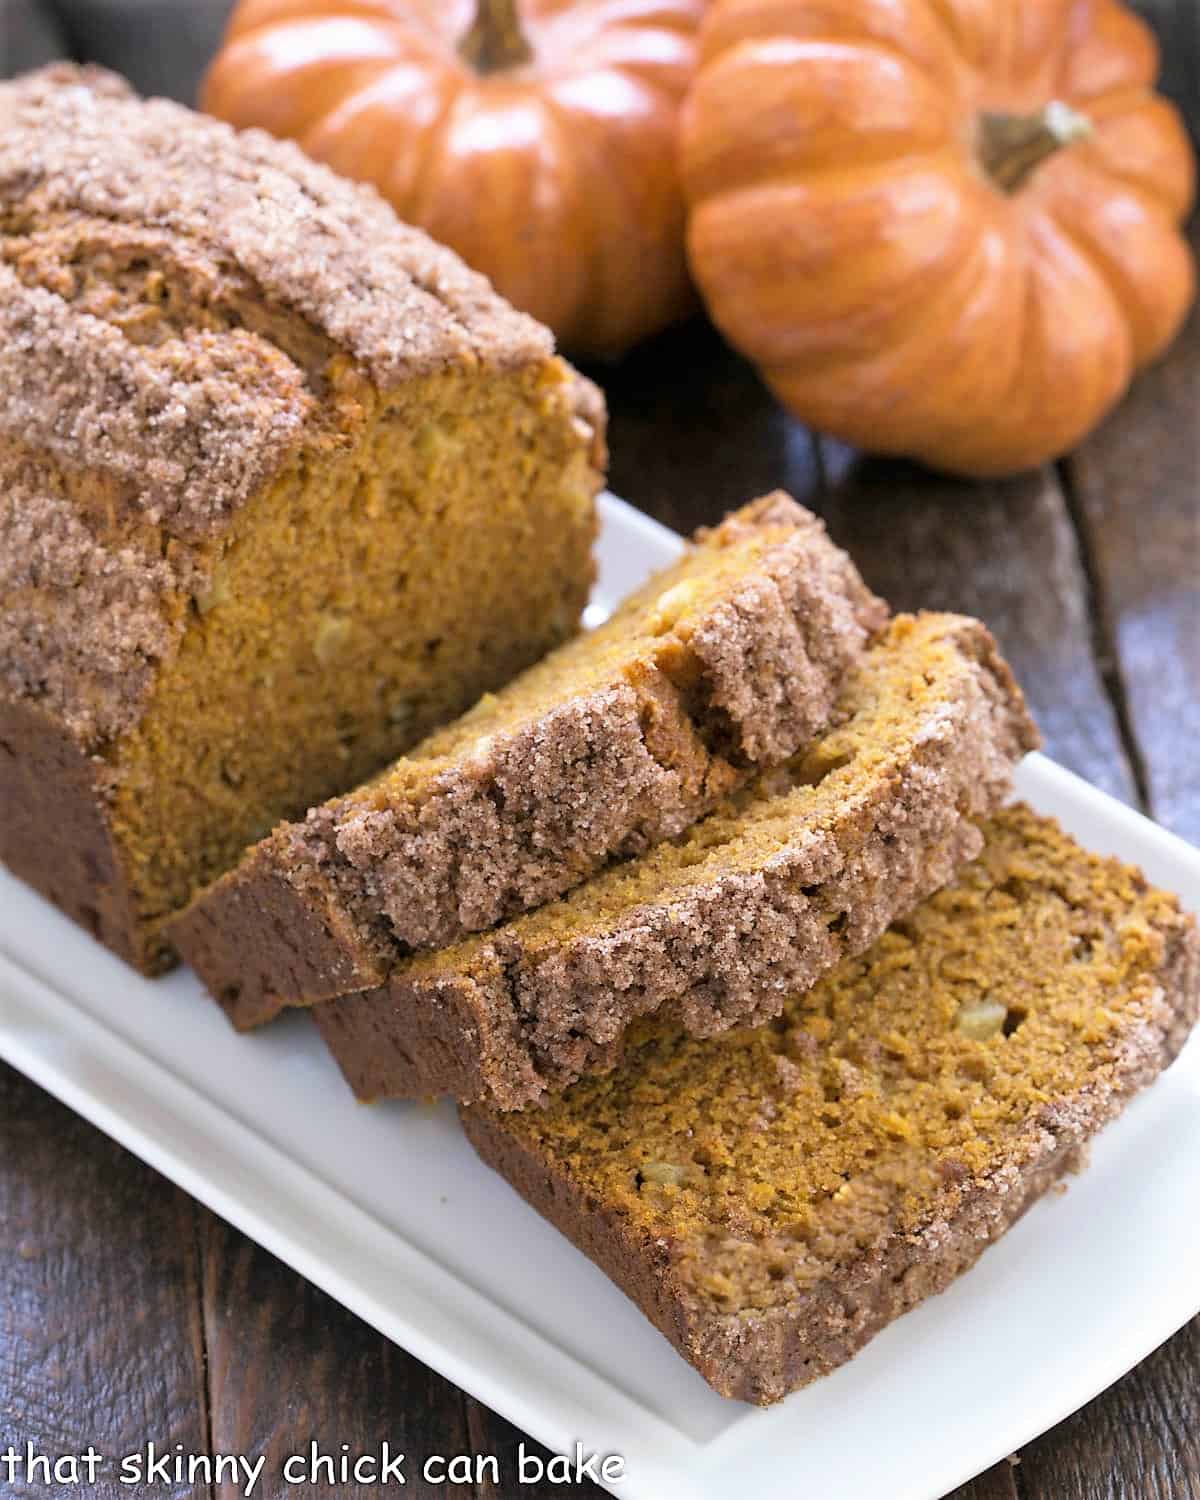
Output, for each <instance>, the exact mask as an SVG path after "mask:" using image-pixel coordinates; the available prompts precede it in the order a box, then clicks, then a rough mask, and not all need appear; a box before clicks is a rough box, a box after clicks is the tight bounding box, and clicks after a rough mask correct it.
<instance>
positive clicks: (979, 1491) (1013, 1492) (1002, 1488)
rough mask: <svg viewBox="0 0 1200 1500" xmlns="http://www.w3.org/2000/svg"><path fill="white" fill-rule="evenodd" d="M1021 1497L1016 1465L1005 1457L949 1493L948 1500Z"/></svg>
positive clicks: (1017, 1498)
mask: <svg viewBox="0 0 1200 1500" xmlns="http://www.w3.org/2000/svg"><path fill="white" fill-rule="evenodd" d="M1020 1497H1021V1491H1020V1489H1019V1488H1018V1484H1017V1478H1016V1465H1014V1464H1012V1463H1010V1462H1009V1460H1008V1459H1006V1458H1005V1459H1001V1461H1000V1462H999V1463H998V1464H993V1465H992V1467H991V1468H990V1469H988V1470H987V1471H986V1473H983V1474H980V1475H979V1476H978V1478H976V1479H969V1480H968V1481H967V1482H966V1484H964V1485H962V1486H961V1488H959V1489H957V1490H955V1491H954V1492H953V1493H952V1494H950V1495H947V1496H946V1500H1020Z"/></svg>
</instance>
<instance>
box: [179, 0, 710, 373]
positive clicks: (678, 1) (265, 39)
mask: <svg viewBox="0 0 1200 1500" xmlns="http://www.w3.org/2000/svg"><path fill="white" fill-rule="evenodd" d="M702 11H703V0H523V3H522V5H521V7H520V9H519V10H518V7H517V3H516V0H241V3H240V4H239V5H238V6H237V8H236V10H235V11H234V14H233V17H232V20H231V21H230V24H229V29H228V32H227V33H226V37H225V41H224V44H223V47H222V49H221V51H220V52H219V54H218V55H217V58H216V60H215V61H214V63H213V65H212V68H211V69H210V71H209V74H208V77H207V79H206V81H205V84H204V87H203V90H202V95H201V102H202V105H203V107H204V108H205V109H207V110H209V111H210V112H211V113H212V114H216V115H219V116H221V117H222V118H223V119H226V120H229V121H231V122H232V123H233V124H235V125H239V126H246V125H260V126H263V127H264V128H265V129H267V130H269V131H270V132H271V133H272V134H274V135H278V136H288V137H292V138H294V139H295V140H297V141H298V142H299V143H300V144H301V145H302V146H303V147H304V149H305V150H306V151H307V152H308V153H309V154H310V155H312V156H314V157H316V158H318V160H321V161H325V162H328V163H329V164H330V165H331V166H332V167H334V168H336V169H337V170H338V171H339V172H341V173H343V174H344V175H345V176H348V177H356V178H359V179H362V180H365V181H368V182H372V183H374V184H375V186H376V187H377V188H378V189H379V191H380V192H381V193H382V194H383V195H384V196H385V197H386V198H388V199H389V200H390V201H391V203H392V204H393V206H394V207H395V209H396V211H397V212H398V213H399V215H400V217H401V218H403V219H406V220H408V221H409V222H410V223H414V224H419V225H421V227H422V228H424V229H426V230H428V231H429V233H430V234H432V235H433V236H434V238H435V239H439V240H441V241H442V242H443V243H445V244H447V245H450V246H452V247H453V248H454V249H455V250H457V251H458V252H459V254H460V255H461V256H462V257H463V259H464V260H466V261H467V262H468V263H469V264H471V265H473V266H475V267H476V269H478V270H480V271H483V272H484V273H485V274H486V275H487V276H489V277H490V278H491V280H492V281H493V283H494V284H495V286H496V287H497V288H498V289H499V291H501V292H502V293H503V294H504V295H505V296H506V297H507V298H508V299H509V300H510V301H511V302H513V303H515V304H516V305H517V306H518V307H522V308H524V309H526V310H527V311H528V312H531V313H533V315H534V316H535V317H537V318H540V319H541V320H542V321H543V322H544V323H547V324H549V326H550V327H551V328H553V329H554V331H555V333H556V334H557V335H558V336H559V339H560V341H561V342H562V343H563V344H564V345H566V346H567V347H568V348H569V349H571V350H572V351H573V352H575V353H580V354H598V355H602V356H613V355H616V354H619V353H621V352H623V351H624V350H625V349H627V348H628V347H629V346H630V345H631V344H633V343H635V342H637V340H639V339H641V338H644V337H645V336H646V335H648V334H650V333H653V332H656V331H657V330H658V329H660V328H662V327H664V326H665V325H666V324H668V323H670V322H672V321H674V320H675V319H676V318H678V317H680V316H681V315H683V314H684V313H685V312H686V311H687V310H688V309H689V307H690V306H691V305H692V302H693V297H694V293H693V292H692V290H691V285H690V282H689V279H688V275H687V264H686V258H685V254H684V247H683V226H684V205H683V195H682V191H681V188H680V184H679V172H678V161H677V140H678V111H679V103H680V100H681V99H682V96H683V93H684V91H685V89H686V86H687V84H688V82H689V80H690V77H691V71H692V67H693V63H694V53H695V32H696V27H697V24H698V22H699V19H700V16H701V14H702Z"/></svg>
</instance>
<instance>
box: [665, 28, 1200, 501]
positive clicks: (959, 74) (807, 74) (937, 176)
mask: <svg viewBox="0 0 1200 1500" xmlns="http://www.w3.org/2000/svg"><path fill="white" fill-rule="evenodd" d="M700 47H701V57H700V63H699V66H698V71H697V74H696V78H695V82H694V84H693V88H692V91H691V94H690V96H689V99H688V101H687V103H686V105H685V109H684V114H683V122H682V136H683V173H684V184H685V188H686V190H687V193H688V197H689V201H690V203H691V205H692V208H691V216H690V220H689V229H688V248H689V253H690V258H691V264H692V270H693V274H694V275H695V277H696V280H697V282H698V284H699V286H700V289H701V292H702V293H703V295H704V298H705V300H706V302H707V304H708V306H709V309H710V311H711V313H712V316H713V318H714V320H715V321H716V323H717V324H718V325H719V327H720V328H721V329H722V330H723V332H724V333H725V335H726V336H727V337H728V338H729V339H730V341H731V342H732V343H733V344H735V345H736V346H737V347H738V348H739V349H741V350H742V351H743V352H744V353H745V354H746V355H747V356H748V357H749V358H750V359H752V360H753V361H754V362H755V363H756V364H757V365H758V366H759V368H760V369H761V371H762V373H763V375H764V377H765V379H766V380H767V382H768V383H769V385H770V386H771V387H772V389H773V390H774V391H775V392H776V393H777V395H778V396H779V398H780V399H781V400H782V401H783V402H784V403H785V404H786V405H787V406H788V407H790V408H791V410H792V411H793V412H794V413H795V414H796V415H797V416H798V417H799V418H800V419H801V420H803V421H805V422H807V423H809V424H810V425H812V426H814V427H817V428H819V429H821V430H823V431H826V432H829V433H833V434H836V435H837V436H840V437H842V438H845V439H847V440H848V441H850V442H852V443H855V444H858V445H860V446H862V447H865V448H868V449H872V450H874V451H877V452H890V453H901V454H908V455H912V456H915V457H918V458H921V459H923V460H925V461H926V462H928V463H930V464H933V465H935V466H938V467H942V468H947V469H951V470H956V471H960V472H965V473H969V474H979V475H988V474H998V473H1004V472H1010V471H1014V470H1018V469H1022V468H1026V467H1029V466H1031V465H1034V464H1037V463H1040V462H1042V461H1044V460H1046V459H1048V458H1052V457H1054V456H1056V455H1058V454H1061V453H1063V452H1065V451H1066V450H1067V449H1069V448H1070V447H1072V446H1073V445H1074V444H1075V443H1077V442H1078V441H1079V440H1080V439H1081V438H1082V437H1083V436H1084V435H1085V434H1086V433H1087V432H1088V431H1089V430H1090V429H1091V428H1092V427H1094V426H1095V424H1096V423H1097V422H1098V421H1099V420H1100V419H1101V417H1102V416H1103V415H1104V413H1105V412H1106V411H1107V410H1108V409H1109V408H1110V407H1111V406H1112V405H1113V404H1114V402H1115V401H1116V400H1117V399H1118V398H1119V397H1120V396H1121V394H1122V393H1123V392H1124V390H1125V388H1126V386H1127V385H1128V383H1129V380H1130V378H1131V376H1132V375H1133V373H1134V371H1135V370H1136V369H1137V368H1138V367H1139V366H1140V365H1143V364H1144V363H1146V361H1148V360H1150V359H1153V358H1154V356H1155V355H1157V354H1159V353H1160V352H1161V351H1162V350H1163V348H1164V347H1165V346H1166V345H1167V343H1168V342H1169V341H1170V340H1171V338H1172V337H1173V335H1174V334H1175V333H1176V331H1177V330H1178V328H1179V326H1180V323H1181V321H1182V319H1183V317H1184V314H1185V313H1186V310H1187V307H1188V305H1189V303H1190V301H1191V298H1192V295H1193V267H1192V261H1191V256H1190V254H1189V251H1188V248H1187V245H1186V243H1185V241H1184V239H1183V236H1182V235H1181V233H1180V232H1179V228H1178V226H1179V224H1180V222H1181V220H1182V219H1183V218H1184V216H1185V215H1186V213H1187V210H1188V207H1189V205H1190V203H1191V198H1192V190H1193V161H1192V154H1191V148H1190V146H1189V144H1188V141H1187V137H1186V135H1185V133H1184V130H1183V127H1182V125H1181V123H1180V121H1179V118H1178V116H1177V114H1176V112H1175V111H1174V109H1173V108H1172V107H1171V106H1170V105H1169V104H1168V103H1166V101H1165V100H1163V99H1162V98H1160V97H1159V96H1158V95H1156V94H1155V93H1154V92H1153V87H1152V86H1153V84H1154V81H1155V79H1156V77H1157V68H1158V56H1157V51H1156V47H1155V43H1154V40H1153V37H1152V35H1151V33H1150V32H1149V30H1148V28H1147V27H1146V26H1145V25H1144V23H1143V22H1141V21H1140V20H1138V19H1137V18H1136V17H1135V16H1134V15H1133V14H1132V13H1131V12H1130V11H1128V10H1127V9H1126V8H1125V7H1124V6H1122V5H1120V4H1118V3H1116V0H715V4H714V5H713V6H712V8H711V9H710V11H709V13H708V17H707V20H706V22H705V24H704V27H703V28H702V31H701V41H700Z"/></svg>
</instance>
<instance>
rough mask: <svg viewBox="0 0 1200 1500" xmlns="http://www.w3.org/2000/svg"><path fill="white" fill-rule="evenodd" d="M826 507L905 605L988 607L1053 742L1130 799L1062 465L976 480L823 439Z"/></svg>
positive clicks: (1058, 752) (843, 536) (874, 581)
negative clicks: (1057, 470)
mask: <svg viewBox="0 0 1200 1500" xmlns="http://www.w3.org/2000/svg"><path fill="white" fill-rule="evenodd" d="M820 446H821V453H822V456H823V459H824V464H825V469H826V472H827V474H828V477H829V482H830V486H831V488H830V492H829V493H828V495H827V496H826V497H825V498H824V499H822V500H821V502H820V509H821V512H822V514H823V515H824V516H825V519H826V521H827V522H828V525H829V529H830V531H831V533H832V534H833V536H834V538H835V539H836V540H837V541H838V542H840V543H841V544H842V546H844V547H846V548H848V549H849V551H850V553H851V554H852V556H853V557H854V558H855V560H856V561H857V562H858V564H859V566H860V568H861V569H862V571H863V574H864V575H865V577H866V579H867V581H868V583H870V584H871V585H872V587H874V588H875V589H877V590H878V591H879V592H880V593H881V594H883V595H884V597H885V598H887V599H889V600H891V602H892V604H893V606H894V607H895V608H897V609H919V608H926V609H949V610H960V611H962V612H964V613H966V614H972V615H978V616H979V618H980V619H982V620H984V621H985V622H986V623H987V624H988V625H989V626H990V627H991V629H992V630H993V632H994V633H995V635H996V638H997V640H998V641H999V643H1000V646H1001V649H1002V650H1003V651H1004V653H1005V655H1006V656H1007V658H1008V660H1009V662H1010V663H1011V664H1012V668H1013V670H1014V672H1015V673H1016V675H1017V677H1018V679H1019V681H1020V682H1021V685H1022V687H1023V688H1024V689H1025V692H1026V694H1027V696H1028V698H1029V702H1030V705H1031V707H1032V709H1033V713H1034V717H1035V718H1036V719H1037V721H1038V724H1039V725H1040V727H1041V730H1042V734H1043V736H1044V738H1045V742H1046V750H1047V752H1048V753H1049V754H1050V755H1052V756H1053V757H1054V758H1055V759H1056V760H1059V761H1061V762H1062V763H1063V764H1064V765H1066V766H1069V767H1070V768H1071V769H1072V770H1074V771H1078V772H1079V774H1080V775H1081V776H1084V777H1086V778H1087V780H1088V781H1090V782H1092V783H1093V785H1095V786H1099V787H1102V788H1103V789H1104V790H1105V791H1108V792H1111V793H1112V794H1113V795H1114V796H1117V797H1120V798H1122V799H1123V800H1125V801H1127V802H1131V801H1134V800H1135V799H1136V787H1135V782H1134V778H1133V776H1132V774H1131V771H1130V766H1129V763H1128V761H1127V759H1126V756H1125V752H1124V748H1123V746H1122V742H1121V735H1120V729H1119V726H1118V723H1117V718H1116V715H1115V713H1114V711H1113V706H1112V703H1111V702H1110V700H1109V698H1108V695H1107V693H1106V692H1105V688H1104V683H1103V681H1102V680H1101V676H1100V673H1099V671H1098V670H1097V665H1096V661H1095V658H1094V656H1093V652H1092V627H1091V622H1090V615H1089V595H1088V583H1087V578H1086V575H1085V572H1084V568H1083V565H1082V561H1081V558H1080V555H1079V550H1078V547H1077V545H1076V539H1075V533H1074V528H1073V527H1072V524H1071V518H1070V516H1069V514H1068V512H1067V507H1066V503H1065V500H1064V497H1063V494H1062V491H1061V489H1060V487H1059V484H1058V481H1057V479H1056V476H1055V474H1054V471H1053V470H1052V469H1044V470H1042V471H1040V472H1038V473H1036V474H1032V475H1026V476H1024V477H1022V478H1019V479H1015V480H1010V481H1007V482H1005V483H988V484H966V483H964V482H962V481H959V480H954V479H947V478H943V477H939V476H936V475H933V474H930V473H928V472H926V471H925V470H922V469H920V468H918V467H916V466H915V465H911V464H904V463H894V462H887V461H884V460H879V459H866V458H863V457H861V456H860V455H857V454H855V453H854V452H853V451H852V450H850V449H848V448H846V447H845V446H844V445H842V444H840V443H835V442H832V441H830V440H828V439H822V440H821V445H820Z"/></svg>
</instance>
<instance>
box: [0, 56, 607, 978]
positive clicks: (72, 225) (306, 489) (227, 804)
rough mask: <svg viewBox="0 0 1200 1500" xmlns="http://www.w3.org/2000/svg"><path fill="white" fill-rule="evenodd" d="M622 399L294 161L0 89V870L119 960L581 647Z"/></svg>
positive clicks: (36, 81)
mask: <svg viewBox="0 0 1200 1500" xmlns="http://www.w3.org/2000/svg"><path fill="white" fill-rule="evenodd" d="M603 423H604V413H603V403H602V402H601V400H600V397H599V393H598V392H597V391H596V390H595V388H594V387H592V386H590V385H589V384H588V383H587V382H585V381H583V380H581V379H580V377H578V376H577V375H575V373H574V372H573V371H572V370H570V369H569V367H568V366H566V365H565V364H563V363H562V362H561V361H560V360H558V359H557V358H555V356H554V352H553V347H552V341H551V339H550V336H549V334H548V333H547V331H546V330H545V329H543V328H540V327H539V326H538V325H537V324H535V323H533V322H532V321H531V320H530V319H528V318H526V317H524V316H522V315H520V314H518V313H516V312H515V311H514V310H513V309H512V308H510V307H508V306H507V305H506V304H505V303H504V302H502V301H501V300H500V299H499V298H498V297H496V296H495V295H494V294H493V293H492V291H491V290H490V288H489V287H488V285H487V283H486V282H485V281H484V280H483V279H482V278H481V277H479V276H476V275H474V274H473V273H472V272H470V271H469V270H468V269H467V268H466V267H465V266H464V265H463V264H462V263H461V262H460V261H458V260H457V259H456V258H455V257H454V256H453V255H452V254H450V252H448V251H446V250H443V249H442V248H441V247H439V246H437V245H434V244H433V242H432V241H431V240H429V239H427V238H426V237H425V236H424V235H422V234H419V233H418V232H416V231H414V230H411V229H408V228H406V227H405V226H404V225H402V224H400V223H399V222H398V221H397V220H396V218H395V216H394V214H393V213H392V211H391V209H389V208H388V207H387V206H386V205H385V204H384V203H383V202H382V201H381V200H380V199H379V198H378V197H377V196H376V195H375V194H374V193H373V192H371V191H370V190H369V189H366V188H361V187H357V186H354V185H352V184H350V183H348V182H344V181H342V180H341V179H340V178H338V177H336V176H335V175H334V174H333V173H332V172H330V171H328V170H327V169H325V168H323V167H318V166H315V165H314V164H313V163H312V162H310V161H308V160H307V159H306V158H305V157H304V156H303V155H302V153H301V152H300V151H298V150H297V149H296V148H295V147H294V146H289V145H284V144H282V143H280V142H277V141H272V140H270V139H269V138H268V137H267V136H265V135H263V134H261V133H259V132H254V133H250V134H247V135H238V134H237V133H235V132H234V131H233V130H231V129H230V128H229V127H228V126H226V125H222V124H219V123H218V122H217V121H215V120H210V119H206V118H205V117H203V116H201V115H197V114H193V113H191V112H190V111H188V110H185V109H181V108H180V107H178V106H177V105H174V104H170V103H167V102H166V101H164V100H154V101H150V102H144V101H142V100H139V99H137V98H136V97H135V96H134V95H133V94H132V93H131V92H130V90H129V89H128V88H127V87H126V86H125V85H124V84H123V83H121V81H120V80H118V79H116V78H114V77H113V76H112V75H111V74H104V73H101V72H99V71H97V70H92V69H78V68H74V67H70V66H66V65H60V66H57V67H54V68H51V69H48V70H46V71H44V72H41V73H38V74H35V75H31V76H30V77H28V78H25V79H21V80H18V81H16V82H11V83H5V84H3V85H0V476H2V482H0V747H2V748H0V858H2V859H3V860H4V861H5V862H6V863H7V864H9V865H10V866H11V867H12V868H13V870H14V871H15V872H16V873H17V874H19V875H21V876H23V877H24V878H25V879H26V880H28V881H30V882H31V883H32V884H34V885H35V886H37V887H38V888H39V889H40V890H41V891H43V892H44V893H45V894H46V895H47V896H49V897H50V898H51V899H53V900H55V901H57V902H58V904H59V905H60V906H61V907H62V908H63V910H64V911H66V912H67V913H68V914H69V915H70V916H72V917H74V918H75V919H76V920H78V921H80V922H82V923H84V924H85V925H86V926H88V927H89V928H90V929H91V930H92V931H93V932H94V933H95V934H96V936H97V937H99V938H100V939H101V940H102V941H104V942H106V943H108V944H109V945H110V946H111V947H112V948H114V949H115V950H116V951H117V952H118V953H120V954H122V955H123V956H124V957H125V958H127V959H128V960H129V961H130V962H131V963H134V964H137V965H138V966H139V967H141V968H144V969H146V970H148V971H154V970H158V969H161V968H163V967H164V966H165V965H166V964H167V963H169V961H170V957H171V954H170V948H169V945H168V943H167V941H166V939H165V937H164V934H163V925H164V922H165V921H166V919H167V918H169V917H170V916H171V915H172V913H174V912H175V911H177V910H179V909H180V908H181V907H183V906H184V905H185V904H186V903H187V902H188V900H190V898H191V896H192V895H193V894H194V892H195V891H196V889H197V888H198V887H200V886H201V885H204V884H206V883H208V882H209V881H211V880H212V879H214V878H215V877H216V876H217V875H219V874H220V873H221V872H222V871H223V870H225V869H227V868H229V866H231V865H232V864H234V863H235V862H236V861H237V859H238V858H239V857H240V855H241V854H242V851H243V850H244V849H245V847H246V845H247V844H249V843H251V842H253V841H254V840H255V839H257V838H260V837H261V836H262V835H263V834H264V833H266V832H267V831H268V830H269V829H270V828H271V827H272V826H273V825H274V824H275V823H277V822H278V821H279V819H280V818H283V817H295V816H300V815H302V814H303V813H304V811H305V809H306V808H308V807H309V806H311V805H312V804H313V803H314V802H320V801H322V800H323V799H325V798H326V797H329V796H331V795H333V794H334V793H336V792H338V791H344V790H345V789H347V788H348V787H351V786H354V785H356V784H358V783H359V782H361V781H362V780H364V778H366V777H367V776H370V775H371V774H373V773H374V772H375V771H376V770H378V769H379V767H380V766H382V765H384V764H386V763H387V762H388V761H390V760H392V759H393V758H394V757H395V756H396V755H398V754H399V753H401V752H402V751H403V750H405V749H407V748H408V747H409V746H410V745H412V744H414V743H416V741H418V740H419V739H421V738H422V736H423V735H424V734H426V733H428V731H429V730H430V729H431V728H432V727H433V726H434V725H436V724H439V723H442V722H444V721H445V720H447V719H449V718H452V717H453V716H454V715H455V714H457V713H460V712H461V711H462V710H463V709H464V708H465V707H467V706H468V705H469V704H470V703H472V702H474V701H475V700H476V699H477V698H478V696H479V695H480V693H481V692H484V691H485V690H487V689H489V688H492V687H495V686H496V685H498V684H500V683H502V682H505V681H507V680H508V679H509V678H510V677H512V676H513V675H514V673H516V672H518V671H519V670H521V669H522V668H524V667H526V666H528V665H529V664H530V663H531V662H533V661H535V660H537V659H538V658H539V657H540V656H541V655H542V654H543V653H544V652H545V651H546V650H547V649H549V648H550V647H552V646H554V645H557V644H558V643H559V642H560V641H562V640H563V639H565V638H566V637H568V636H570V635H572V634H573V633H574V632H575V630H576V629H577V627H578V622H579V616H580V612H581V610H582V608H583V605H584V602H585V600H586V598H587V594H588V590H589V587H590V583H591V573H592V564H591V557H590V552H591V544H592V539H593V536H594V533H595V515H594V504H593V498H594V494H595V491H596V489H597V488H598V486H599V484H600V482H601V471H602V468H603V461H604V444H603Z"/></svg>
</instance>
